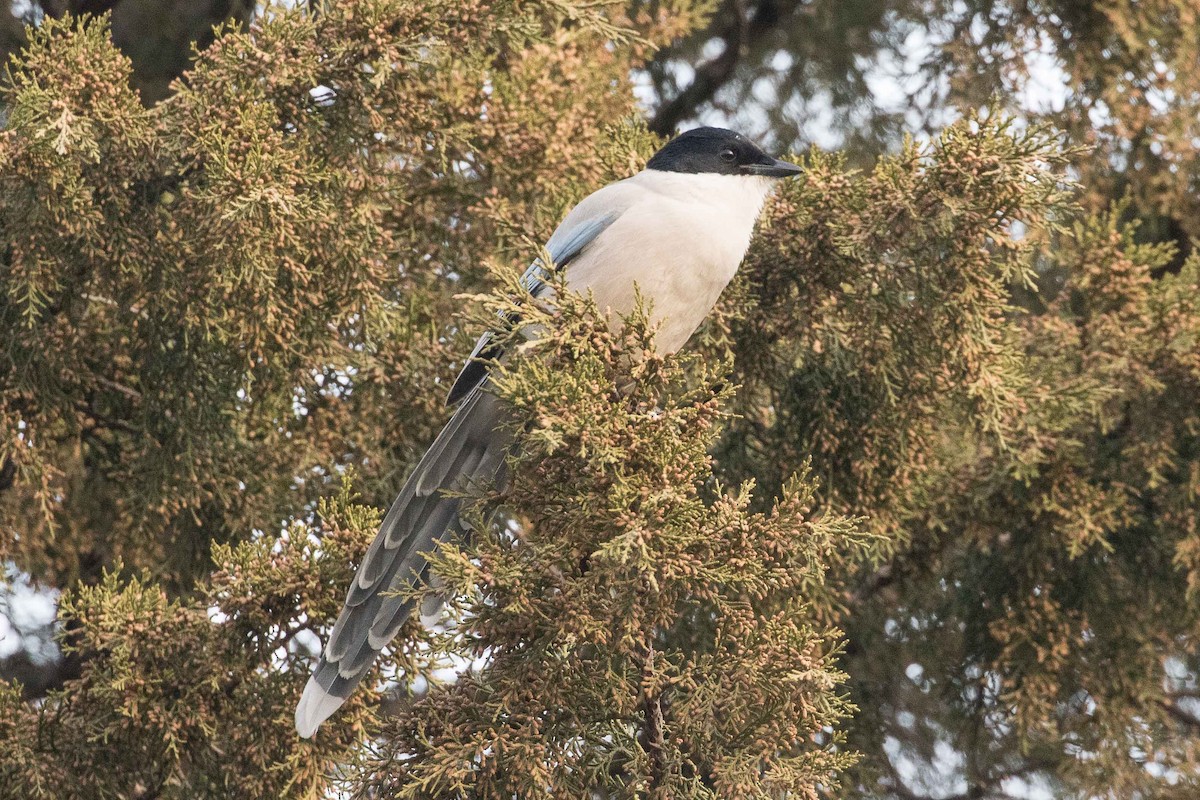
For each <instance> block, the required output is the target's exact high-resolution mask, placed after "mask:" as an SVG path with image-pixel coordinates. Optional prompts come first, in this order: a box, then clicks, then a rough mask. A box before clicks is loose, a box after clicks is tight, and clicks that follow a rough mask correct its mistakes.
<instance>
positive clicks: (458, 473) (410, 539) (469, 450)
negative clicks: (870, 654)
mask: <svg viewBox="0 0 1200 800" xmlns="http://www.w3.org/2000/svg"><path fill="white" fill-rule="evenodd" d="M503 417H504V408H503V405H502V404H501V401H500V400H498V399H497V398H496V397H495V396H494V395H492V394H491V393H489V392H486V391H483V388H482V387H481V388H480V389H477V390H476V391H474V392H473V393H472V394H471V395H470V396H469V397H467V399H466V400H464V401H463V403H462V405H460V406H459V408H458V411H457V412H455V414H454V416H453V417H451V418H450V421H449V422H448V423H447V424H446V427H445V428H443V429H442V432H441V433H440V434H438V437H437V439H435V440H434V442H433V445H431V446H430V448H429V450H428V451H426V453H425V455H424V456H423V457H422V458H421V462H420V463H419V464H418V465H417V468H416V470H415V471H414V472H413V474H412V476H410V477H409V479H408V483H406V484H405V485H404V489H403V490H402V491H401V492H400V496H399V497H397V498H396V501H395V502H394V503H392V507H391V509H390V510H389V511H388V513H387V516H386V517H384V519H383V524H382V525H381V526H380V528H379V533H378V534H376V535H375V541H374V542H372V543H371V547H370V549H369V550H367V554H366V556H364V557H363V560H362V564H360V565H359V567H358V573H357V574H356V575H355V576H354V581H353V583H351V584H350V591H349V593H347V595H346V605H345V607H344V608H343V609H342V613H341V614H340V615H339V616H338V620H337V624H335V625H334V627H333V633H332V634H331V635H330V637H329V643H328V644H327V645H326V646H325V652H324V653H323V654H322V655H321V660H320V661H319V662H318V663H317V667H316V669H315V670H313V674H312V677H310V678H309V679H308V685H306V686H305V687H304V695H303V696H302V697H301V698H300V703H299V705H297V706H296V730H297V731H298V732H299V734H300V735H301V736H303V737H304V738H306V739H307V738H308V737H310V736H312V735H313V733H315V732H316V730H317V727H318V726H320V724H321V723H322V722H324V721H325V720H326V719H328V718H329V717H330V715H331V714H333V712H335V711H337V709H338V708H339V707H340V706H341V705H342V703H343V702H345V700H346V698H347V697H349V695H350V692H351V691H353V689H354V687H355V686H357V685H358V682H359V681H361V680H362V678H363V676H364V675H366V674H367V671H368V670H369V669H370V667H371V664H372V663H373V662H374V661H375V657H376V656H377V655H379V651H380V650H382V649H383V647H384V646H385V645H386V644H387V643H388V642H389V641H391V639H392V637H394V636H395V635H396V633H397V632H398V631H399V630H400V627H401V626H402V625H403V624H404V622H405V620H407V619H408V616H409V613H410V612H411V611H412V601H411V600H405V599H404V598H402V597H399V596H397V595H396V594H394V592H396V591H397V590H404V589H405V588H408V587H411V586H413V585H415V584H416V583H417V582H418V581H422V580H425V579H426V573H427V572H428V568H429V564H428V562H427V561H426V558H425V554H426V553H428V552H429V551H430V550H432V549H433V547H434V546H435V545H436V544H437V543H438V542H440V541H442V540H443V539H445V538H446V535H447V534H448V532H449V531H450V530H452V529H455V528H456V526H457V525H458V511H459V507H460V506H461V504H462V498H461V497H454V496H449V497H447V496H445V494H444V493H443V492H444V491H447V490H449V491H451V492H454V491H459V490H461V489H465V488H466V487H467V486H469V485H471V484H472V483H478V482H480V481H489V480H492V479H493V478H495V477H496V476H497V474H498V473H499V471H500V469H501V468H502V467H503V464H504V456H505V453H506V452H507V450H508V446H509V443H510V441H511V437H510V434H509V433H508V432H507V431H506V430H504V429H501V430H497V426H498V424H499V423H500V422H501V421H502V419H503ZM434 610H436V609H434ZM422 611H423V612H427V611H428V609H424V608H423V609H422Z"/></svg>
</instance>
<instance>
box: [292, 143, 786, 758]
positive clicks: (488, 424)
mask: <svg viewBox="0 0 1200 800" xmlns="http://www.w3.org/2000/svg"><path fill="white" fill-rule="evenodd" d="M799 172H800V167H798V166H796V165H795V164H789V163H788V162H786V161H780V160H779V159H776V158H772V157H771V156H769V155H767V154H766V153H764V152H763V151H762V150H760V149H759V148H758V147H757V146H756V145H755V144H754V143H752V142H751V141H750V140H748V139H747V138H746V137H744V136H742V135H740V134H737V133H734V132H733V131H728V130H724V129H721V128H697V129H695V130H691V131H688V132H686V133H684V134H682V135H680V136H678V137H676V138H675V139H673V140H671V141H670V142H668V143H667V144H666V145H665V146H664V147H663V148H662V149H661V150H659V151H658V152H657V153H655V154H654V156H653V157H652V158H651V159H650V161H649V162H647V164H646V168H645V169H644V170H642V171H641V172H639V173H637V174H636V175H634V176H633V177H631V178H626V179H625V180H622V181H618V182H616V183H612V184H609V185H608V186H605V187H604V188H602V189H599V190H598V191H596V192H594V193H592V194H590V195H588V196H587V197H585V198H584V199H583V201H582V202H580V203H579V205H577V206H575V208H574V209H572V210H571V212H570V213H569V214H567V216H566V218H565V219H564V220H563V221H562V223H561V224H560V225H559V226H558V228H557V229H556V230H555V231H554V234H553V235H552V236H551V237H550V241H548V242H547V243H546V252H547V254H548V255H549V256H550V259H551V261H552V262H553V263H552V264H549V265H547V264H543V263H542V262H541V261H540V260H539V261H535V262H534V263H533V265H532V266H531V267H530V268H529V270H528V271H527V272H526V273H525V275H524V277H523V278H522V279H521V284H522V286H523V288H524V289H525V290H526V291H528V292H529V294H530V295H531V296H533V297H539V296H542V295H543V294H545V293H546V292H547V291H548V290H549V287H548V286H547V284H546V278H547V277H548V272H547V271H548V270H550V269H557V270H565V273H564V277H565V281H566V285H567V287H568V288H569V289H571V290H572V291H576V292H579V293H581V294H586V293H587V292H588V291H591V292H592V294H593V296H594V298H595V301H596V304H597V306H598V307H599V308H600V309H602V310H606V311H607V312H608V313H610V314H613V315H622V314H625V315H627V314H629V313H631V312H632V311H633V310H634V308H635V307H636V303H637V294H638V293H639V292H640V293H641V295H642V297H644V298H647V299H648V300H649V301H650V320H651V322H652V323H654V324H655V325H656V326H657V328H656V332H655V347H656V349H657V350H658V352H660V353H672V352H675V351H676V350H678V349H679V348H680V347H682V346H683V344H684V343H685V342H686V341H687V340H688V337H690V336H691V335H692V333H693V332H694V331H695V330H696V328H698V327H699V326H700V323H701V322H703V321H704V318H705V317H706V316H707V315H708V313H709V311H711V310H712V307H713V305H714V304H715V303H716V302H717V297H718V296H719V295H720V294H721V291H722V290H723V289H724V288H725V286H726V285H727V284H728V283H729V281H730V279H732V278H733V276H734V274H735V273H736V272H737V269H738V266H739V265H740V264H741V261H742V257H743V256H744V255H745V253H746V248H747V247H748V246H749V245H750V235H751V233H752V232H753V229H754V223H755V221H756V220H757V219H758V216H759V212H760V211H761V210H762V205H763V202H764V201H765V200H766V197H767V194H768V193H769V192H770V191H771V188H772V186H773V185H774V183H775V181H776V180H777V179H780V178H786V177H788V176H791V175H796V174H798V173H799ZM614 318H616V317H615V316H614ZM500 350H501V345H500V344H499V343H498V341H497V340H496V339H494V337H493V335H492V334H490V333H487V334H484V335H483V336H482V337H481V338H480V340H479V342H478V343H477V344H476V346H475V350H474V352H472V354H471V358H470V359H469V360H468V361H467V364H466V366H465V367H464V368H463V370H462V372H461V373H460V374H459V376H458V378H457V380H455V382H454V385H453V386H452V387H451V389H450V396H449V398H448V400H447V404H448V405H454V404H457V405H458V408H457V409H456V411H455V412H454V415H453V416H452V417H451V418H450V421H449V422H448V423H447V424H446V427H445V428H444V429H443V430H442V432H441V433H440V434H438V437H437V439H435V440H434V442H433V444H432V445H431V446H430V447H429V450H428V451H426V453H425V455H424V456H423V457H422V458H421V461H420V463H419V464H417V468H416V469H415V470H414V471H413V474H412V475H411V476H410V477H409V479H408V482H407V483H406V484H405V486H404V489H403V490H402V491H401V492H400V496H399V497H397V498H396V501H395V502H394V503H393V504H392V507H391V509H390V510H389V511H388V513H387V516H386V517H384V520H383V523H382V525H381V526H380V529H379V533H378V534H377V535H376V536H375V541H374V542H372V544H371V547H370V549H369V550H368V551H367V554H366V556H364V557H363V560H362V564H361V565H359V568H358V573H357V574H356V575H355V576H354V582H353V583H352V584H351V585H350V591H349V593H348V594H347V595H346V605H345V607H344V608H343V609H342V613H341V614H340V615H339V616H338V620H337V623H336V624H335V625H334V628H333V632H332V633H331V634H330V637H329V642H328V644H326V646H325V651H324V653H323V654H322V656H321V659H320V661H319V662H318V664H317V666H316V669H315V670H314V671H313V674H312V677H310V678H309V680H308V685H307V686H305V688H304V695H303V696H302V697H301V698H300V703H299V705H298V706H297V707H296V730H297V731H298V732H299V733H300V735H301V736H303V737H305V738H307V737H309V736H312V735H313V733H314V732H315V731H316V729H317V727H318V726H319V725H320V724H321V723H322V722H324V721H325V720H326V719H328V718H329V716H330V715H331V714H333V713H334V711H336V710H337V709H338V707H339V706H341V704H342V703H343V702H345V699H346V698H347V697H348V696H349V695H350V692H351V691H353V689H354V687H355V686H357V685H358V682H359V681H360V680H362V678H363V676H364V675H365V674H366V673H367V671H368V670H369V669H370V667H371V664H372V663H373V662H374V661H375V657H376V656H377V655H378V654H379V652H380V650H382V649H383V648H384V647H385V646H386V645H387V643H388V642H389V641H391V640H392V638H393V637H394V636H395V635H396V633H397V632H398V631H399V630H400V628H401V626H402V625H403V624H404V622H405V621H406V620H407V619H408V618H409V616H410V614H411V613H412V610H413V604H414V600H412V599H411V597H410V596H406V592H405V590H406V589H409V588H411V587H413V586H415V585H417V584H418V583H419V582H421V581H424V580H426V579H427V574H426V573H427V571H428V562H427V561H426V557H425V554H426V553H428V552H429V551H430V550H431V549H432V548H434V547H435V546H436V545H437V543H438V542H440V541H442V540H443V539H445V538H446V536H447V535H449V534H450V533H451V532H453V531H457V530H460V528H459V519H458V512H459V507H460V506H461V504H462V498H461V496H460V494H459V492H460V491H461V490H462V489H464V488H466V487H467V486H469V485H471V484H472V483H478V482H485V481H490V480H493V479H495V478H496V477H497V476H498V474H499V473H500V471H501V470H502V468H503V464H504V458H505V455H506V454H507V452H508V449H509V447H510V445H511V442H512V435H511V433H508V432H507V431H506V430H505V429H503V428H501V429H497V426H498V424H499V423H500V422H501V421H502V420H503V416H504V407H503V403H502V401H501V400H500V399H499V398H497V397H496V396H495V395H494V394H492V393H491V392H489V391H488V369H489V367H488V365H489V364H490V363H494V361H495V359H496V358H498V357H499V356H500V355H501V352H500ZM428 598H429V599H428V600H426V601H424V602H422V604H421V605H422V608H421V609H420V612H421V615H422V617H423V618H424V617H426V616H429V615H430V614H432V613H435V612H436V611H437V609H438V608H439V607H440V598H438V597H437V596H436V595H433V594H431V595H429V596H428Z"/></svg>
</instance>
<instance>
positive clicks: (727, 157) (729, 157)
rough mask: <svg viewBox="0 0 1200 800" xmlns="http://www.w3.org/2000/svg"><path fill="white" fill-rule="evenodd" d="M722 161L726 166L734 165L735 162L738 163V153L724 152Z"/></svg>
mask: <svg viewBox="0 0 1200 800" xmlns="http://www.w3.org/2000/svg"><path fill="white" fill-rule="evenodd" d="M721 160H722V161H724V162H725V163H726V164H732V163H733V162H734V161H737V153H735V152H733V151H732V150H722V151H721Z"/></svg>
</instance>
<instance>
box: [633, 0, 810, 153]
mask: <svg viewBox="0 0 1200 800" xmlns="http://www.w3.org/2000/svg"><path fill="white" fill-rule="evenodd" d="M803 6H804V2H802V0H759V2H758V3H757V4H756V5H755V6H754V8H753V9H747V8H746V6H745V0H729V4H728V5H727V6H726V8H725V9H724V11H723V12H722V13H719V14H718V15H717V16H716V17H714V21H715V20H717V19H723V20H724V23H717V24H715V25H714V26H713V27H714V28H716V30H710V31H709V35H710V37H711V36H715V37H717V38H719V39H721V40H722V42H723V43H724V47H723V48H722V50H721V52H720V53H719V54H718V55H717V56H716V57H715V58H712V59H710V60H708V61H706V62H704V63H703V64H700V65H698V66H697V67H696V77H695V78H694V79H693V80H692V83H691V84H690V85H689V86H688V87H687V88H686V89H684V90H683V91H681V92H680V93H679V94H678V95H676V96H675V97H673V98H672V99H671V100H668V101H667V102H665V103H663V105H662V106H660V107H659V109H658V111H657V112H656V113H655V115H654V118H653V119H651V121H650V130H652V131H654V132H655V133H657V134H658V135H660V136H670V135H671V134H673V133H674V132H675V128H676V127H677V126H678V125H679V123H680V122H683V121H684V120H686V119H690V118H692V117H694V116H696V112H697V111H698V110H699V108H700V106H702V105H704V104H705V103H709V102H711V101H712V99H713V97H714V96H715V95H716V93H717V92H718V91H720V89H721V87H723V86H724V85H725V84H727V83H729V81H730V80H731V79H732V78H733V76H734V73H735V72H736V71H737V68H738V66H739V64H740V63H741V62H742V60H743V59H744V58H745V56H746V54H747V53H748V52H750V50H751V49H752V48H753V47H754V46H756V45H757V44H759V43H760V42H761V41H762V39H763V38H764V37H766V36H767V35H768V34H770V33H771V32H773V31H775V30H777V29H779V28H781V27H782V26H783V24H784V23H786V22H787V21H788V20H789V19H791V18H792V16H793V15H794V14H795V13H796V12H797V11H801V12H802V13H810V12H809V11H808V9H805V8H803Z"/></svg>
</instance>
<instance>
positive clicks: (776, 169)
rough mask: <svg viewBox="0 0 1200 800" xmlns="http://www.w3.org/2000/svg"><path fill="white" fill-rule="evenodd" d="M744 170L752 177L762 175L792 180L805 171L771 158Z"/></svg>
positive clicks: (768, 157) (749, 165)
mask: <svg viewBox="0 0 1200 800" xmlns="http://www.w3.org/2000/svg"><path fill="white" fill-rule="evenodd" d="M742 169H744V170H745V171H746V172H747V173H748V174H750V175H762V176H764V177H767V178H790V177H792V176H793V175H799V174H800V173H801V172H803V171H804V169H803V168H802V167H799V166H797V165H795V164H792V163H790V162H788V161H780V160H779V159H778V158H771V157H770V156H767V157H766V158H765V159H764V160H762V161H759V162H758V163H756V164H748V165H746V166H745V167H743V168H742Z"/></svg>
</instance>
